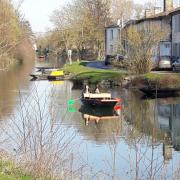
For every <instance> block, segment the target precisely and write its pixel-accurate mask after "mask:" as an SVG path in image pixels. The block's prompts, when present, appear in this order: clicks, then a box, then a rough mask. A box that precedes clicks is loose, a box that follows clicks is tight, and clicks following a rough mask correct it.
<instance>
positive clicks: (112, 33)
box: [111, 29, 114, 40]
mask: <svg viewBox="0 0 180 180" xmlns="http://www.w3.org/2000/svg"><path fill="white" fill-rule="evenodd" d="M113 39H114V32H113V29H111V40H113Z"/></svg>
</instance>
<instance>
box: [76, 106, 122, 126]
mask: <svg viewBox="0 0 180 180" xmlns="http://www.w3.org/2000/svg"><path fill="white" fill-rule="evenodd" d="M119 110H120V109H118V108H109V107H96V108H95V107H88V106H81V108H80V109H79V111H80V112H81V113H82V114H83V119H84V120H85V124H86V125H88V123H89V121H95V122H96V123H98V122H99V121H100V120H115V119H118V118H119V115H120V114H119Z"/></svg>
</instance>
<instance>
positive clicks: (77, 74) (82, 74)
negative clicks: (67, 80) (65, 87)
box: [64, 62, 127, 83]
mask: <svg viewBox="0 0 180 180" xmlns="http://www.w3.org/2000/svg"><path fill="white" fill-rule="evenodd" d="M86 63H87V62H75V63H73V64H72V65H66V66H65V67H64V71H65V72H67V73H71V74H72V79H74V80H79V81H82V80H89V82H91V83H98V82H101V81H102V80H117V79H121V78H123V77H125V76H126V75H127V73H126V72H125V71H122V70H109V69H97V68H90V67H86Z"/></svg>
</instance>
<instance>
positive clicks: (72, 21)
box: [51, 0, 110, 58]
mask: <svg viewBox="0 0 180 180" xmlns="http://www.w3.org/2000/svg"><path fill="white" fill-rule="evenodd" d="M109 5H110V3H109V0H95V1H92V0H81V1H80V0H75V1H73V2H72V3H71V4H68V5H66V6H65V7H63V8H62V9H60V10H56V11H54V13H53V15H52V16H51V21H52V22H53V23H54V25H55V30H56V31H59V33H58V34H59V39H60V41H61V44H62V43H63V44H64V46H65V49H66V52H67V50H68V49H69V48H72V47H75V48H76V49H77V50H78V52H79V55H80V54H81V51H82V50H83V49H86V48H91V49H93V51H94V53H96V54H97V56H98V58H100V57H102V55H103V51H104V27H105V26H106V25H107V24H108V23H109V22H110V18H109V10H110V7H109ZM56 34H57V33H56Z"/></svg>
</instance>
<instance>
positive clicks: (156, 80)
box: [133, 73, 180, 88]
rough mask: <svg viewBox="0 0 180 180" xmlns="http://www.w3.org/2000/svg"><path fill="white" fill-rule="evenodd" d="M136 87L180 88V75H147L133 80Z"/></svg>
mask: <svg viewBox="0 0 180 180" xmlns="http://www.w3.org/2000/svg"><path fill="white" fill-rule="evenodd" d="M133 85H134V86H150V87H154V86H156V87H158V88H180V73H147V74H144V75H141V76H137V77H135V78H134V80H133Z"/></svg>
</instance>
